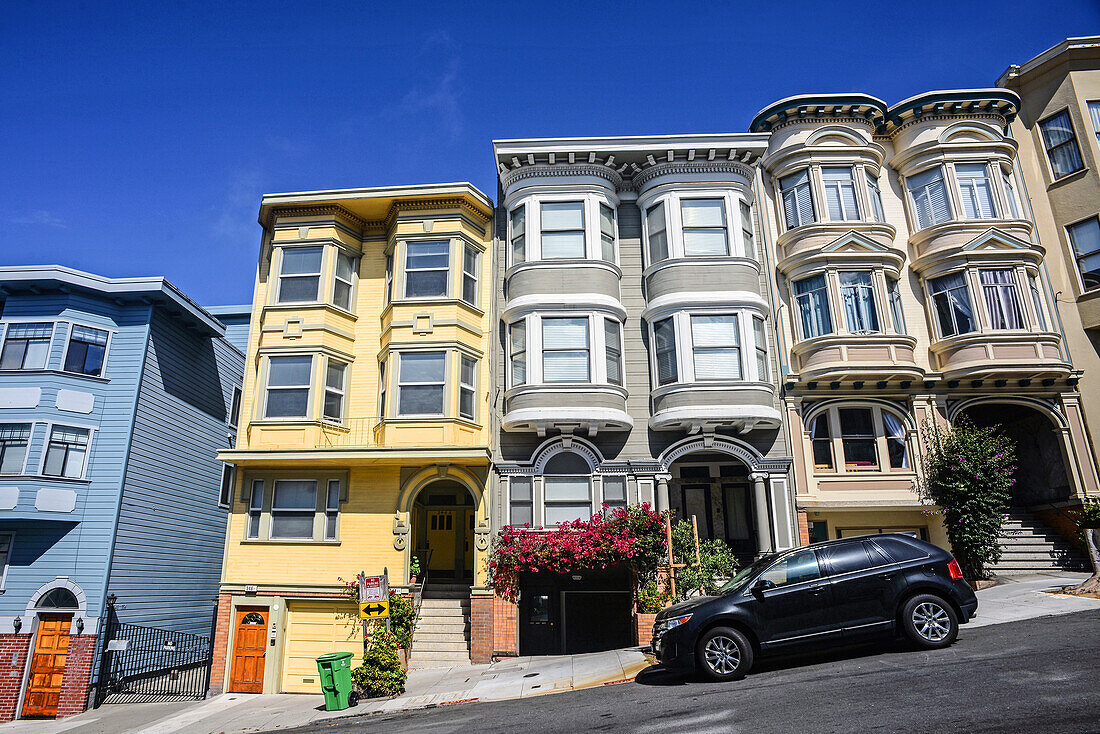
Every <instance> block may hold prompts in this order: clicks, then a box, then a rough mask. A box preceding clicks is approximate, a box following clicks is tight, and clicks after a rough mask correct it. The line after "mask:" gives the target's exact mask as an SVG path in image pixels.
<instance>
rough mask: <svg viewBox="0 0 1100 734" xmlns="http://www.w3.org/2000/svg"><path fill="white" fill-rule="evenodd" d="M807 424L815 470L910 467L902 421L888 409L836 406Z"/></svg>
mask: <svg viewBox="0 0 1100 734" xmlns="http://www.w3.org/2000/svg"><path fill="white" fill-rule="evenodd" d="M807 425H808V428H809V430H808V434H809V441H810V446H811V453H812V455H813V462H814V470H815V471H817V472H820V473H832V472H838V473H864V472H892V471H910V470H911V466H910V460H909V448H908V447H909V439H908V435H907V433H908V431H907V429H906V421H905V419H904V418H903V417H902V415H901V414H900V413H896V412H895V411H894V410H893V409H891V408H886V407H884V406H880V405H859V404H856V405H851V404H849V405H840V406H836V407H831V408H828V409H824V410H822V411H821V412H819V413H817V414H816V415H815V416H813V418H811V419H810V420H809V421H808V423H807ZM837 458H840V459H843V461H840V462H839V463H838V462H837V460H836V459H837Z"/></svg>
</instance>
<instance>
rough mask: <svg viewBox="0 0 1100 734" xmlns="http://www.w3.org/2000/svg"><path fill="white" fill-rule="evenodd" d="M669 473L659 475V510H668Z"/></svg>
mask: <svg viewBox="0 0 1100 734" xmlns="http://www.w3.org/2000/svg"><path fill="white" fill-rule="evenodd" d="M671 478H672V477H671V476H670V475H668V474H658V475H657V512H668V480H669V479H671Z"/></svg>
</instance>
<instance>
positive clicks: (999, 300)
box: [978, 268, 1024, 330]
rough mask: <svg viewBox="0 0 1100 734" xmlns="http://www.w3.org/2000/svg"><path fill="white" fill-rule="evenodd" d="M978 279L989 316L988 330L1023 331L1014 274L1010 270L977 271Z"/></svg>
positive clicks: (1021, 313)
mask: <svg viewBox="0 0 1100 734" xmlns="http://www.w3.org/2000/svg"><path fill="white" fill-rule="evenodd" d="M978 279H979V280H980V281H981V284H982V297H983V298H984V299H985V310H986V313H987V314H988V315H989V328H991V329H997V330H1005V329H1023V328H1024V313H1023V309H1021V308H1020V291H1019V284H1018V283H1017V282H1016V272H1015V271H1014V270H1012V269H1010V268H998V269H996V270H979V271H978Z"/></svg>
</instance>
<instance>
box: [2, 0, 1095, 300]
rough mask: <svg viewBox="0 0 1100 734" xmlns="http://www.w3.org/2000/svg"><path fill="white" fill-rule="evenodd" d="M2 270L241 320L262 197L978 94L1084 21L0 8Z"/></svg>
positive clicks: (653, 7) (581, 7)
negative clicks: (153, 288)
mask: <svg viewBox="0 0 1100 734" xmlns="http://www.w3.org/2000/svg"><path fill="white" fill-rule="evenodd" d="M0 27H3V29H4V42H3V44H0V88H2V89H3V90H4V97H5V104H4V105H3V107H2V108H0V161H2V167H0V170H2V171H3V175H2V176H0V221H2V222H3V236H2V238H0V264H5V265H15V264H32V263H33V264H41V263H61V264H64V265H69V266H72V267H76V268H81V269H84V270H90V271H93V272H97V273H102V274H104V275H109V276H138V275H165V276H167V277H168V278H169V279H171V280H172V281H173V282H175V283H176V284H177V285H179V286H180V287H182V288H183V289H184V290H185V291H186V292H187V293H188V294H189V295H191V296H192V297H194V298H195V299H197V300H198V301H200V302H202V303H205V304H218V303H243V302H248V301H250V300H251V293H252V284H253V278H254V275H255V268H256V255H257V248H258V245H259V238H260V228H259V225H257V223H256V212H257V209H258V207H259V201H260V195H261V194H262V193H265V192H279V191H300V190H309V189H332V188H351V187H361V186H380V185H393V184H405V183H428V182H442V181H458V180H468V181H471V182H473V183H474V184H475V185H477V186H478V187H479V188H481V189H483V190H484V191H485V192H486V193H488V194H489V195H490V196H493V197H495V195H496V181H495V178H494V169H493V161H492V154H491V146H490V141H491V140H492V139H493V138H516V137H547V136H588V135H619V134H658V133H686V132H740V131H744V130H745V129H746V127H747V126H748V123H749V121H750V120H751V119H752V116H753V114H754V113H755V112H756V111H758V110H759V109H760V108H762V107H764V106H765V105H767V104H768V103H770V102H772V101H774V100H777V99H780V98H782V97H785V96H789V95H791V94H800V93H807V92H837V91H862V92H867V93H869V94H873V95H875V96H877V97H880V98H882V99H885V100H886V101H887V102H889V103H893V102H896V101H899V100H901V99H904V98H906V97H909V96H911V95H914V94H918V93H920V92H924V91H928V90H932V89H944V88H956V87H985V86H992V84H993V82H994V81H995V80H996V78H997V77H998V76H999V75H1000V73H1001V72H1002V71H1004V69H1005V68H1006V67H1007V66H1008V65H1009V64H1012V63H1020V62H1022V61H1025V60H1027V59H1028V58H1030V57H1032V56H1034V55H1035V54H1037V53H1039V52H1041V51H1043V50H1044V49H1046V48H1049V47H1050V46H1052V45H1054V44H1055V43H1057V42H1058V41H1060V40H1061V39H1063V38H1065V37H1066V36H1082V35H1090V34H1097V33H1100V2H1097V0H1091V1H1087V2H1074V1H1073V0H1064V1H1063V2H1060V3H1057V4H1051V3H1045V2H1035V1H1034V0H1031V1H1029V2H1014V1H1013V2H1006V1H1002V2H999V3H972V2H965V1H964V2H959V0H953V1H952V2H939V1H938V0H937V1H931V0H930V1H925V2H910V3H884V2H866V3H858V2H846V3H838V4H836V5H833V4H830V3H824V2H801V1H795V0H791V1H789V2H755V3H751V4H744V5H743V6H742V4H740V3H655V2H647V1H645V0H639V1H638V2H635V3H628V4H616V3H599V4H596V3H576V2H556V3H497V4H494V3H481V4H479V3H454V4H448V5H431V4H426V3H409V2H405V3H399V4H392V5H388V6H387V4H386V3H378V2H358V3H343V2H336V1H328V2H321V3H284V2H266V3H253V4H244V3H235V2H231V1H229V0H224V1H223V2H218V3H209V2H208V3H176V2H149V3H138V2H131V3H126V4H122V3H118V4H107V3H92V2H80V3H70V2H61V1H58V2H48V3H47V2H14V1H13V2H8V3H4V4H3V7H2V8H0Z"/></svg>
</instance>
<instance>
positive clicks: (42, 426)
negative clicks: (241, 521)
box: [0, 266, 249, 720]
mask: <svg viewBox="0 0 1100 734" xmlns="http://www.w3.org/2000/svg"><path fill="white" fill-rule="evenodd" d="M0 307H2V310H0V563H2V566H0V574H2V575H0V720H7V719H12V718H17V717H53V716H62V715H66V714H71V713H76V712H79V711H82V710H83V709H84V708H85V707H86V706H87V704H88V702H89V695H90V693H91V690H92V683H93V681H94V679H96V678H97V676H98V675H99V673H100V672H101V670H102V662H103V650H102V649H101V648H103V649H105V648H106V647H107V645H105V644H104V637H105V635H106V634H107V632H106V630H107V629H108V627H109V624H108V620H111V623H113V624H114V625H115V628H114V634H113V636H114V637H116V638H119V637H129V638H133V639H132V640H122V641H121V642H115V643H112V644H111V647H112V648H113V650H112V654H114V655H115V656H116V658H117V657H118V656H120V655H122V654H123V652H125V651H126V649H127V647H128V648H129V652H128V654H130V655H134V654H136V653H137V651H138V648H139V647H140V644H139V643H140V640H139V639H138V638H139V637H141V638H142V639H145V638H149V639H152V637H154V636H157V635H159V637H157V640H156V643H155V644H156V645H157V646H158V648H162V649H164V650H169V651H171V650H174V649H176V647H177V645H179V644H185V643H183V642H180V641H186V640H197V639H201V638H202V636H208V635H210V634H211V620H212V617H213V613H214V609H215V600H216V598H217V590H218V582H219V579H220V573H221V564H222V553H223V549H224V544H225V527H226V516H227V507H228V504H229V500H230V494H231V487H232V481H233V477H232V469H231V468H229V467H225V466H223V465H222V464H221V462H219V461H218V460H217V458H216V453H217V451H218V450H219V449H221V448H224V447H226V446H231V445H233V444H234V443H235V433H236V428H235V425H236V418H235V416H234V413H233V410H234V408H235V406H236V405H239V396H240V387H241V379H242V374H243V367H244V349H245V342H246V341H247V332H248V326H247V315H246V316H245V317H244V321H243V327H242V321H241V314H240V313H239V309H234V308H226V309H221V312H222V315H223V317H224V318H226V320H227V321H231V322H233V323H234V326H233V327H232V331H230V334H229V335H227V327H226V326H225V325H224V324H223V323H222V322H221V321H220V320H219V319H218V318H217V317H216V316H214V315H213V314H212V313H211V311H209V310H206V309H203V308H202V307H200V306H199V305H198V304H196V303H195V302H193V301H192V300H191V299H189V298H188V297H187V296H186V295H184V294H183V293H182V292H180V291H179V290H178V289H177V288H176V287H175V286H173V285H172V284H171V283H169V282H168V281H167V280H165V279H164V278H104V277H100V276H97V275H92V274H89V273H83V272H79V271H76V270H71V269H69V268H64V267H59V266H41V267H0ZM245 310H246V314H247V311H248V310H249V309H247V308H246V309H245ZM120 629H125V630H127V632H126V634H125V635H121V634H119V632H118V630H120ZM114 663H115V664H116V666H117V663H118V660H117V659H116V660H114Z"/></svg>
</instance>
